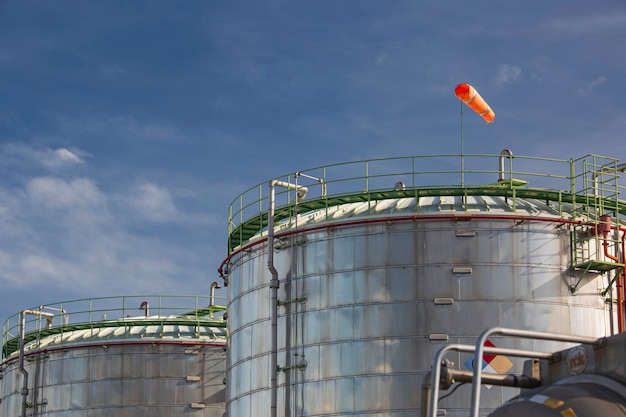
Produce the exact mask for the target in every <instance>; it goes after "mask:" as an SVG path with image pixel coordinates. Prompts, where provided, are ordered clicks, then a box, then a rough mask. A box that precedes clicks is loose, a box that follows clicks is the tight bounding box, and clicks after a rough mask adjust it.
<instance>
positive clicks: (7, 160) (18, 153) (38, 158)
mask: <svg viewBox="0 0 626 417" xmlns="http://www.w3.org/2000/svg"><path fill="white" fill-rule="evenodd" d="M0 153H1V156H0V162H2V163H4V164H5V165H12V166H21V165H23V164H24V163H27V162H34V163H36V164H37V165H40V166H43V167H45V168H47V169H49V170H53V171H57V170H61V169H65V168H69V167H72V166H76V165H82V164H84V163H85V159H84V158H85V157H87V156H89V154H88V153H87V152H85V151H82V150H80V149H76V148H72V149H67V148H57V149H52V148H38V147H32V146H26V145H23V144H20V143H6V144H4V145H2V147H1V148H0Z"/></svg>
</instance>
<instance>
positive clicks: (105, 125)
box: [58, 115, 187, 142]
mask: <svg viewBox="0 0 626 417" xmlns="http://www.w3.org/2000/svg"><path fill="white" fill-rule="evenodd" d="M58 123H59V127H60V130H61V131H60V134H62V135H68V136H70V137H72V138H74V137H76V138H80V137H81V136H91V135H99V136H102V135H106V136H107V137H111V138H115V139H118V140H143V141H159V142H180V141H184V140H185V138H187V135H186V134H185V133H184V132H182V131H181V130H180V129H179V128H177V127H175V126H173V125H170V124H167V123H161V122H155V121H145V120H138V119H137V118H136V117H135V116H132V115H116V116H102V117H82V118H80V119H75V118H71V117H67V116H60V117H58Z"/></svg>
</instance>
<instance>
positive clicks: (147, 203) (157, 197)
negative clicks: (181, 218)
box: [130, 182, 177, 222]
mask: <svg viewBox="0 0 626 417" xmlns="http://www.w3.org/2000/svg"><path fill="white" fill-rule="evenodd" d="M130 198H131V204H132V206H133V207H134V208H135V209H136V210H137V212H138V214H139V216H141V217H143V218H144V219H147V220H150V221H153V222H167V221H172V220H175V218H176V215H177V210H176V207H175V206H174V201H173V199H172V195H171V193H170V191H169V190H168V189H166V188H164V187H161V186H158V185H156V184H153V183H149V182H145V183H142V184H138V185H137V186H135V187H134V190H133V192H132V193H131V195H130Z"/></svg>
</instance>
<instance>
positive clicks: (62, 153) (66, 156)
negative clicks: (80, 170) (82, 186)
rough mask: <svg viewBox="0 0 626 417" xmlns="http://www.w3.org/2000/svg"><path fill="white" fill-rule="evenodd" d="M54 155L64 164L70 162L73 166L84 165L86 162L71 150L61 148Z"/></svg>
mask: <svg viewBox="0 0 626 417" xmlns="http://www.w3.org/2000/svg"><path fill="white" fill-rule="evenodd" d="M54 155H55V156H56V157H57V158H58V159H59V160H60V161H64V162H69V163H73V164H82V163H84V161H83V160H82V159H81V158H80V157H79V156H78V155H76V154H75V153H74V152H72V151H70V150H69V149H65V148H59V149H57V150H55V151H54Z"/></svg>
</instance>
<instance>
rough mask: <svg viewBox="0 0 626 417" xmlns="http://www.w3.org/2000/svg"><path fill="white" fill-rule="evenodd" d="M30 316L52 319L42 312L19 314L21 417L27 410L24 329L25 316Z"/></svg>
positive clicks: (33, 311) (25, 311) (24, 311)
mask: <svg viewBox="0 0 626 417" xmlns="http://www.w3.org/2000/svg"><path fill="white" fill-rule="evenodd" d="M27 314H31V315H34V316H40V317H42V316H43V317H47V318H52V319H54V314H52V313H44V312H43V311H35V310H22V312H21V313H20V364H19V367H20V372H21V373H22V375H23V376H24V377H23V380H22V392H21V394H22V417H26V408H28V371H27V370H26V367H25V366H24V338H25V335H24V332H25V328H26V315H27Z"/></svg>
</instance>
